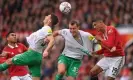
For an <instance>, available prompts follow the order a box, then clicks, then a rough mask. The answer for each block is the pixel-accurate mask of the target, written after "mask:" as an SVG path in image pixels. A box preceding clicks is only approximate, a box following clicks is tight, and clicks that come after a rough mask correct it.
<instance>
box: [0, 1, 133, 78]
mask: <svg viewBox="0 0 133 80" xmlns="http://www.w3.org/2000/svg"><path fill="white" fill-rule="evenodd" d="M63 1H65V0H0V52H1V51H2V49H3V47H4V45H5V44H6V38H5V35H6V34H7V33H8V31H10V30H12V31H15V32H17V34H18V39H19V41H20V42H23V43H24V44H26V43H25V37H26V36H28V35H29V34H30V33H32V32H33V31H36V30H37V29H40V28H41V27H42V26H43V23H42V21H43V19H44V18H45V16H46V15H47V14H49V13H55V14H56V15H57V16H58V17H59V21H60V22H59V24H58V25H56V28H55V29H54V30H57V29H62V28H67V25H68V23H69V21H70V20H72V19H77V20H79V21H80V23H81V29H83V30H86V29H92V24H91V23H92V19H95V18H99V17H100V18H102V19H104V22H105V23H106V24H107V25H114V26H115V27H118V26H119V25H120V24H133V5H132V4H133V0H66V1H68V2H70V3H71V6H72V10H71V12H70V13H69V14H67V15H66V14H62V13H61V12H60V11H59V4H60V3H61V2H63ZM125 52H126V64H125V67H124V68H123V70H122V72H121V74H120V75H119V76H118V80H119V79H121V80H131V79H132V77H133V64H132V63H133V58H132V57H133V46H130V47H129V48H127V49H126V51H125ZM58 55H59V54H52V55H51V57H50V58H49V59H45V60H44V63H43V65H42V78H41V79H42V80H54V76H55V74H56V70H57V69H56V64H57V62H56V61H55V60H56V59H57V57H58ZM98 60H99V58H98V57H87V56H85V57H84V59H83V61H82V66H81V67H80V69H79V76H78V78H77V80H89V75H88V74H89V70H90V69H91V68H92V67H93V66H94V65H95V63H96V62H97V61H98ZM0 74H1V75H0V80H7V77H8V75H7V72H4V73H0ZM5 74H6V75H5ZM99 78H100V79H101V80H103V77H102V74H100V75H99ZM128 78H131V79H128Z"/></svg>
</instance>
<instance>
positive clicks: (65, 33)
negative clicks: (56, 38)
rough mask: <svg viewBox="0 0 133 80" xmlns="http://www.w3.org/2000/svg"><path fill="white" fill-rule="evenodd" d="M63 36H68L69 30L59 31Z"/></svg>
mask: <svg viewBox="0 0 133 80" xmlns="http://www.w3.org/2000/svg"><path fill="white" fill-rule="evenodd" d="M59 31H60V33H61V34H64V35H67V33H69V32H70V31H69V29H61V30H59Z"/></svg>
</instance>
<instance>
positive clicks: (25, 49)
mask: <svg viewBox="0 0 133 80" xmlns="http://www.w3.org/2000/svg"><path fill="white" fill-rule="evenodd" d="M19 44H20V45H21V46H22V48H23V52H25V51H27V50H28V48H27V47H26V46H25V45H24V44H22V43H19Z"/></svg>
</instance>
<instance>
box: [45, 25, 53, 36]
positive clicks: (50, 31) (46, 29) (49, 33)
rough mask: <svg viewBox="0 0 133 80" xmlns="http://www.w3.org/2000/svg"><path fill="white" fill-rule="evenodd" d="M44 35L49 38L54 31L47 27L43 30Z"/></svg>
mask: <svg viewBox="0 0 133 80" xmlns="http://www.w3.org/2000/svg"><path fill="white" fill-rule="evenodd" d="M43 33H45V35H46V36H49V35H51V34H52V29H51V28H50V27H46V28H44V29H43Z"/></svg>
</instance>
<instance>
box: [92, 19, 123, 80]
mask: <svg viewBox="0 0 133 80" xmlns="http://www.w3.org/2000/svg"><path fill="white" fill-rule="evenodd" d="M93 26H94V28H95V29H96V30H97V31H98V35H96V36H95V38H96V39H97V40H98V43H100V44H101V46H102V49H101V50H99V51H97V52H95V53H96V54H99V55H100V54H103V55H104V57H103V58H102V59H101V60H100V61H99V62H98V63H97V64H96V65H95V66H94V67H93V68H92V69H91V71H90V75H91V76H97V75H98V74H99V73H100V72H102V71H105V76H106V78H107V80H115V78H116V76H117V75H118V74H119V72H120V70H121V68H122V67H123V65H124V62H125V55H124V51H123V48H122V45H121V44H122V42H121V41H122V40H121V38H120V35H119V33H118V31H117V30H116V29H115V28H114V27H113V26H107V25H105V24H104V22H103V21H102V20H101V19H97V20H95V21H94V22H93Z"/></svg>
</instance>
